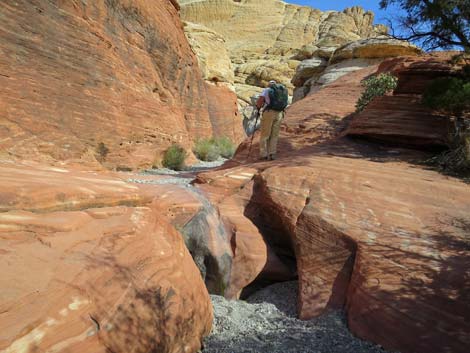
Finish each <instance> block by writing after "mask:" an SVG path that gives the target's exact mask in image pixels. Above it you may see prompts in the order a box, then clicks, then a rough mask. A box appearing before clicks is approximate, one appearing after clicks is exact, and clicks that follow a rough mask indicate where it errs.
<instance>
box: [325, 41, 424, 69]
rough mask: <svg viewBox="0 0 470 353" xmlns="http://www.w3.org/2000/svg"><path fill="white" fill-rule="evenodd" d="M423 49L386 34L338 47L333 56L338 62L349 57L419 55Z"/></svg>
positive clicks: (381, 57)
mask: <svg viewBox="0 0 470 353" xmlns="http://www.w3.org/2000/svg"><path fill="white" fill-rule="evenodd" d="M421 53H422V50H421V49H419V48H418V47H417V46H415V45H413V44H411V43H408V42H406V41H402V40H397V39H393V38H389V37H386V36H383V37H377V38H368V39H361V40H358V41H354V42H351V43H348V44H346V45H344V46H342V47H340V48H338V49H337V50H336V51H335V52H334V53H333V56H332V57H331V62H332V63H336V62H338V61H343V60H347V59H358V58H359V59H384V58H392V57H397V56H417V55H419V54H421Z"/></svg>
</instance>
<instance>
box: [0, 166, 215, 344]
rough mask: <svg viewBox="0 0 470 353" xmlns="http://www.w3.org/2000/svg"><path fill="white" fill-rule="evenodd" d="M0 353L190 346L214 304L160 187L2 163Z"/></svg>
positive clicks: (198, 339)
mask: <svg viewBox="0 0 470 353" xmlns="http://www.w3.org/2000/svg"><path fill="white" fill-rule="evenodd" d="M0 180H1V182H0V209H1V213H0V224H1V226H0V264H1V266H2V274H1V275H0V287H1V288H2V290H1V291H0V308H1V313H0V329H1V334H0V350H1V351H2V352H36V351H53V352H108V351H113V352H123V353H124V352H126V353H127V352H148V351H159V352H183V351H185V352H196V351H198V350H199V348H200V347H201V342H202V338H203V336H205V335H207V334H208V333H209V331H210V327H211V322H212V307H211V303H210V299H209V296H208V293H207V290H206V288H205V286H204V283H203V282H202V280H201V277H200V275H199V271H198V270H197V268H196V266H195V265H194V262H193V261H192V259H191V256H190V254H189V252H188V251H187V249H186V247H185V245H184V242H183V240H182V238H181V235H180V234H179V233H178V232H177V231H176V230H175V228H174V227H172V226H171V225H170V224H169V221H168V220H167V219H166V218H165V217H164V216H162V215H161V214H159V213H157V210H156V209H155V208H154V206H153V205H152V200H153V199H154V198H155V197H157V196H159V193H158V192H157V191H156V190H153V189H152V188H142V189H141V188H140V187H138V186H136V185H131V184H128V183H126V182H125V181H123V180H121V179H120V178H117V177H113V176H110V175H96V174H95V173H85V172H74V171H71V170H66V169H59V168H54V167H49V166H42V165H37V164H31V163H29V164H26V163H25V164H21V165H19V164H17V163H15V164H13V163H6V162H2V163H1V166H0Z"/></svg>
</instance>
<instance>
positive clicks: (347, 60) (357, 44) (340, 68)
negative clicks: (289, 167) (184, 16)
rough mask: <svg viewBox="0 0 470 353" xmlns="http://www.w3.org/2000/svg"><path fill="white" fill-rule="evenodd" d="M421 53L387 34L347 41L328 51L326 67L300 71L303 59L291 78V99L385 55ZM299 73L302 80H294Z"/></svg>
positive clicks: (388, 56) (306, 93)
mask: <svg viewBox="0 0 470 353" xmlns="http://www.w3.org/2000/svg"><path fill="white" fill-rule="evenodd" d="M420 53H421V50H420V49H419V48H418V47H416V46H414V45H411V44H410V43H408V42H404V41H400V40H396V39H390V38H388V37H377V38H368V39H360V40H357V41H353V42H350V43H348V44H345V45H344V46H342V47H340V48H338V49H336V50H334V51H333V52H332V53H331V55H330V56H329V57H328V59H329V62H328V66H326V67H324V69H323V70H318V71H316V72H309V71H306V70H303V69H302V68H303V67H304V65H307V66H308V62H309V61H308V60H304V61H303V62H302V63H300V64H299V66H298V67H297V72H296V75H295V76H294V80H293V81H292V83H293V84H294V86H295V87H296V88H295V90H294V102H295V101H298V100H300V99H302V98H304V97H305V96H306V95H308V94H310V93H314V92H316V91H317V90H318V89H319V88H321V87H322V86H324V85H328V84H330V83H331V82H334V81H335V80H337V79H338V78H340V77H341V76H344V75H346V74H348V73H349V72H352V71H356V70H360V69H363V68H365V67H368V66H373V65H375V64H378V63H380V62H381V61H383V60H385V59H386V58H391V57H396V56H417V55H418V54H420ZM304 62H305V64H304ZM298 76H299V77H302V79H296V78H297V77H298Z"/></svg>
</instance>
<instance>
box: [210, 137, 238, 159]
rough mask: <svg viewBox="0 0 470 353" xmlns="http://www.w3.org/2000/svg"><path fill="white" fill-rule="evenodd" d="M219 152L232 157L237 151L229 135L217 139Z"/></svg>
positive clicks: (226, 156) (225, 156)
mask: <svg viewBox="0 0 470 353" xmlns="http://www.w3.org/2000/svg"><path fill="white" fill-rule="evenodd" d="M215 143H216V145H217V148H218V150H219V153H220V155H221V156H222V157H224V158H232V156H233V154H234V153H235V144H234V143H233V142H232V140H230V139H229V138H228V137H226V136H223V137H219V138H218V139H216V140H215Z"/></svg>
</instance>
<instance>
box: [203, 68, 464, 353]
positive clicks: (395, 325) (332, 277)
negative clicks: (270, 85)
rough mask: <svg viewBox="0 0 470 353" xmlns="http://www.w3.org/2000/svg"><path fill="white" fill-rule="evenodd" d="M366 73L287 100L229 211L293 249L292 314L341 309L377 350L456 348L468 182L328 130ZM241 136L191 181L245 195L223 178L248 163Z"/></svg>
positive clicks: (415, 153)
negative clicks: (295, 308)
mask: <svg viewBox="0 0 470 353" xmlns="http://www.w3.org/2000/svg"><path fill="white" fill-rule="evenodd" d="M410 70H411V69H410ZM367 74H370V71H369V73H366V71H362V72H356V73H354V74H352V75H349V76H346V77H344V78H342V79H340V80H338V81H337V82H336V85H337V88H342V89H337V90H335V91H334V93H333V91H332V90H330V91H325V90H327V89H328V87H326V88H324V89H323V90H320V91H319V92H317V93H315V94H313V95H311V96H309V97H307V98H306V99H304V100H301V101H299V102H296V103H295V104H294V105H293V106H292V107H291V108H290V109H289V111H288V113H287V117H286V120H285V125H284V130H283V132H282V134H281V141H280V151H279V159H278V160H276V161H273V162H257V163H251V164H249V165H246V166H244V168H245V169H246V168H250V170H253V169H255V170H257V172H256V173H255V175H254V176H253V182H254V185H253V187H252V194H251V196H250V202H249V203H248V204H247V206H246V207H245V209H244V210H241V211H239V212H240V213H241V212H243V215H244V216H247V217H248V218H249V219H250V220H251V221H252V222H253V224H255V225H257V227H258V229H260V231H261V233H262V234H263V238H264V239H265V241H266V243H267V246H269V247H271V248H272V249H274V251H276V254H277V255H282V258H285V257H286V256H289V255H291V256H295V257H296V260H297V271H298V274H299V283H300V291H299V316H300V317H301V318H304V319H307V318H311V317H313V316H318V315H320V314H322V313H323V312H325V311H327V310H331V309H342V308H344V309H345V310H346V311H347V315H348V320H349V326H350V329H351V330H352V332H353V333H355V334H356V335H358V336H360V337H362V338H365V339H368V340H371V341H373V342H376V343H379V344H381V345H383V346H384V347H386V348H387V349H391V350H397V351H401V352H404V353H408V352H409V353H411V352H413V353H421V352H423V353H424V352H426V353H429V352H435V353H441V352H446V351H448V352H459V353H460V352H461V353H463V352H466V351H467V350H468V345H469V343H470V342H469V335H468V332H470V324H469V323H470V305H469V303H470V290H469V288H470V278H469V277H468V275H467V272H468V268H470V262H469V259H470V251H469V249H470V242H469V239H468V235H469V234H470V218H469V215H470V201H469V200H470V188H469V187H468V185H467V184H465V183H464V182H462V181H460V180H458V179H454V178H450V177H446V176H443V175H440V174H439V173H437V172H435V171H429V170H425V169H423V168H422V167H420V166H419V165H415V164H413V162H412V161H416V160H420V159H421V160H423V159H425V158H427V154H425V153H424V152H422V151H419V150H412V149H404V148H397V147H393V148H392V147H387V146H383V145H379V144H371V143H367V142H365V141H357V142H354V141H351V140H350V139H348V138H345V137H338V134H339V133H340V130H341V128H342V127H345V126H347V120H346V121H340V122H338V120H341V118H342V117H345V116H347V115H348V114H350V113H352V112H353V111H354V104H355V100H354V99H351V98H350V97H349V95H350V92H351V91H352V92H355V93H354V94H355V95H356V97H358V96H359V95H360V92H361V91H360V82H359V81H360V78H361V77H365V76H366V75H367ZM353 78H354V79H356V81H354V79H353ZM350 79H351V80H353V81H354V82H351V81H350V82H351V86H352V87H351V90H348V89H347V88H348V87H347V85H346V83H347V82H348V80H350ZM357 79H359V80H357ZM343 83H344V85H343ZM329 87H331V86H329ZM319 97H322V98H323V99H321V100H320V99H319ZM326 97H328V99H326ZM317 99H318V101H317ZM314 102H317V103H316V104H314ZM402 108H403V111H404V112H406V111H407V109H409V110H408V111H413V109H414V108H413V107H412V106H408V105H406V106H404V107H402ZM325 110H326V111H325ZM335 111H338V113H337V114H338V116H339V118H340V119H336V118H333V117H334V116H335V115H336V113H331V112H335ZM325 113H326V114H325ZM412 116H413V115H411V117H412ZM403 117H408V119H410V115H407V114H406V113H403ZM296 124H298V125H297V126H296ZM413 124H415V125H413ZM416 124H418V122H415V121H413V120H412V119H410V125H409V126H417V125H416ZM305 127H309V129H306V128H305ZM434 128H436V129H439V127H436V126H435V127H434ZM416 133H418V132H416ZM309 139H310V140H309ZM248 144H249V142H248V143H247V142H245V143H244V144H243V145H242V146H241V147H240V149H239V151H238V153H237V157H236V160H235V161H233V162H232V163H231V164H228V165H227V166H226V168H225V169H223V170H220V171H216V172H212V173H205V174H204V175H201V176H200V177H199V179H198V180H199V182H201V183H206V185H205V184H202V185H200V187H202V188H204V189H209V190H211V193H212V194H216V193H217V190H220V193H222V194H224V195H227V194H228V195H230V196H225V197H234V198H235V197H238V196H239V195H244V194H245V192H246V191H243V190H242V191H239V190H238V189H237V187H236V184H235V183H234V181H233V180H232V178H231V177H230V176H231V175H232V176H233V175H234V174H235V175H236V174H237V173H238V171H240V169H241V168H240V167H238V166H236V164H237V161H238V162H239V163H242V162H245V161H246V160H247V158H246V157H247V156H246V152H247V150H248ZM254 150H255V151H256V147H254ZM255 153H256V152H255ZM254 158H255V156H253V157H252V159H248V160H251V161H252V160H253V159H254ZM246 185H248V184H247V182H245V183H244V184H243V186H244V187H246ZM232 210H233V209H232ZM253 210H258V214H255V213H254V212H253ZM231 216H232V217H234V216H233V215H231ZM263 225H264V228H263ZM247 239H248V238H247ZM247 247H249V246H247ZM281 252H283V253H281Z"/></svg>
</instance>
